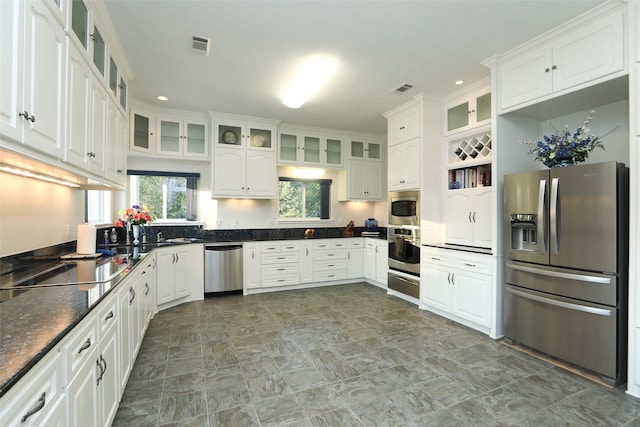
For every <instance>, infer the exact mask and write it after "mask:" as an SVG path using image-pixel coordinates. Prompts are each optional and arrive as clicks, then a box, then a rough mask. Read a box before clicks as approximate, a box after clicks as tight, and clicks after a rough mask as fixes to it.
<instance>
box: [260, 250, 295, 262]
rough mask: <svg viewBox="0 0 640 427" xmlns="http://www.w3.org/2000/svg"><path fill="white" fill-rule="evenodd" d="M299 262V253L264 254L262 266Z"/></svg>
mask: <svg viewBox="0 0 640 427" xmlns="http://www.w3.org/2000/svg"><path fill="white" fill-rule="evenodd" d="M287 262H298V252H276V253H266V254H265V253H263V254H262V264H282V263H287Z"/></svg>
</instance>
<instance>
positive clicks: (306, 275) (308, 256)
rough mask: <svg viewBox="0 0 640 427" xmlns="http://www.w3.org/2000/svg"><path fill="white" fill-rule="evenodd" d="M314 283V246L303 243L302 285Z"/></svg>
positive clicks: (301, 261) (309, 243)
mask: <svg viewBox="0 0 640 427" xmlns="http://www.w3.org/2000/svg"><path fill="white" fill-rule="evenodd" d="M312 281H313V245H312V244H311V242H308V241H303V242H302V243H301V244H300V283H310V282H312Z"/></svg>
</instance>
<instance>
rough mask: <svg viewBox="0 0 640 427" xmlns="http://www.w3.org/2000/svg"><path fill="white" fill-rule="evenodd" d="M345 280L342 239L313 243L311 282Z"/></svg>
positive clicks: (345, 253)
mask: <svg viewBox="0 0 640 427" xmlns="http://www.w3.org/2000/svg"><path fill="white" fill-rule="evenodd" d="M346 278H347V250H346V242H344V239H328V240H320V241H317V242H314V243H313V281H314V282H327V281H333V280H344V279H346Z"/></svg>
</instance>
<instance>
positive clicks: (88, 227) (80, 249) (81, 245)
mask: <svg viewBox="0 0 640 427" xmlns="http://www.w3.org/2000/svg"><path fill="white" fill-rule="evenodd" d="M76 252H77V253H79V254H81V255H92V254H95V253H96V228H95V227H94V226H93V225H92V224H80V225H78V243H77V244H76Z"/></svg>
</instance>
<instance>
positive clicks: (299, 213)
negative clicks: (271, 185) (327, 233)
mask: <svg viewBox="0 0 640 427" xmlns="http://www.w3.org/2000/svg"><path fill="white" fill-rule="evenodd" d="M330 196H331V180H330V179H294V178H286V177H280V182H279V202H280V214H279V216H280V218H282V219H312V218H315V219H329V205H330V200H331V197H330Z"/></svg>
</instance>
